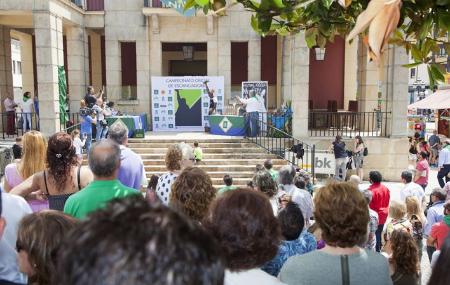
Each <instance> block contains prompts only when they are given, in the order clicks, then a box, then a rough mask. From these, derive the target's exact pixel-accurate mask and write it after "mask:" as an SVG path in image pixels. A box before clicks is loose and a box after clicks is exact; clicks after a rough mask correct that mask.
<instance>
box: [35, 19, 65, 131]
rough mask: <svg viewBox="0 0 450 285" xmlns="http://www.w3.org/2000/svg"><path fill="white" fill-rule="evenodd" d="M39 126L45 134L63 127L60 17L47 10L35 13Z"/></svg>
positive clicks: (62, 63)
mask: <svg viewBox="0 0 450 285" xmlns="http://www.w3.org/2000/svg"><path fill="white" fill-rule="evenodd" d="M33 22H34V30H35V35H36V65H37V66H36V67H37V73H38V78H39V80H38V92H39V109H40V124H41V125H40V127H41V131H42V132H43V133H44V134H45V135H48V136H50V135H53V134H54V133H55V132H57V131H59V130H60V120H59V87H58V66H64V54H63V34H62V20H61V18H59V17H57V16H55V15H53V14H50V13H48V12H35V13H34V14H33Z"/></svg>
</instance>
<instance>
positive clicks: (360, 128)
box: [308, 110, 391, 138]
mask: <svg viewBox="0 0 450 285" xmlns="http://www.w3.org/2000/svg"><path fill="white" fill-rule="evenodd" d="M390 117H391V112H381V111H373V112H329V111H314V110H313V111H309V124H308V128H309V132H310V136H312V137H333V136H336V135H341V136H342V137H350V138H351V137H355V136H357V135H360V136H362V137H387V136H388V120H389V119H390Z"/></svg>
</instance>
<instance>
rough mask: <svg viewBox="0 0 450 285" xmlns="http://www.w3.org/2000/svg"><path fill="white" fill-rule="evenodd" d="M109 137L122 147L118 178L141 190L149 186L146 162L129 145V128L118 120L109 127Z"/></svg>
mask: <svg viewBox="0 0 450 285" xmlns="http://www.w3.org/2000/svg"><path fill="white" fill-rule="evenodd" d="M109 139H110V140H112V141H114V142H115V143H117V144H118V145H119V147H120V169H119V174H118V176H117V179H118V180H119V181H120V182H121V183H122V184H123V185H125V186H128V187H131V188H134V189H136V190H141V187H146V186H147V177H146V176H145V169H144V162H143V161H142V159H141V157H140V156H139V155H138V154H136V153H135V152H134V151H132V150H131V149H129V148H128V147H127V145H128V128H127V126H125V124H123V123H122V122H120V121H118V122H116V123H114V124H112V126H111V127H110V129H109Z"/></svg>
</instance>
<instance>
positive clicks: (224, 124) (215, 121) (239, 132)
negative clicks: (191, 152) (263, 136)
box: [209, 115, 245, 136]
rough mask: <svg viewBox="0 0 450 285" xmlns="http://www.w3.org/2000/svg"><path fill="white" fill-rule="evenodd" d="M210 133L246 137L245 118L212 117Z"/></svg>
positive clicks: (229, 116) (210, 117)
mask: <svg viewBox="0 0 450 285" xmlns="http://www.w3.org/2000/svg"><path fill="white" fill-rule="evenodd" d="M209 127H210V133H211V134H214V135H224V136H245V117H244V116H232V115H210V116H209Z"/></svg>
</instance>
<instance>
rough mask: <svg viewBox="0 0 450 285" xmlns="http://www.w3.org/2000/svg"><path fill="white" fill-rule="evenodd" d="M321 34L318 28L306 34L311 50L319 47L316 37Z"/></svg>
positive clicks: (309, 30)
mask: <svg viewBox="0 0 450 285" xmlns="http://www.w3.org/2000/svg"><path fill="white" fill-rule="evenodd" d="M318 34H319V30H318V29H317V28H310V29H308V30H306V32H305V41H306V45H307V46H308V47H309V48H313V47H315V46H316V45H317V43H316V37H317V35H318Z"/></svg>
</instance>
